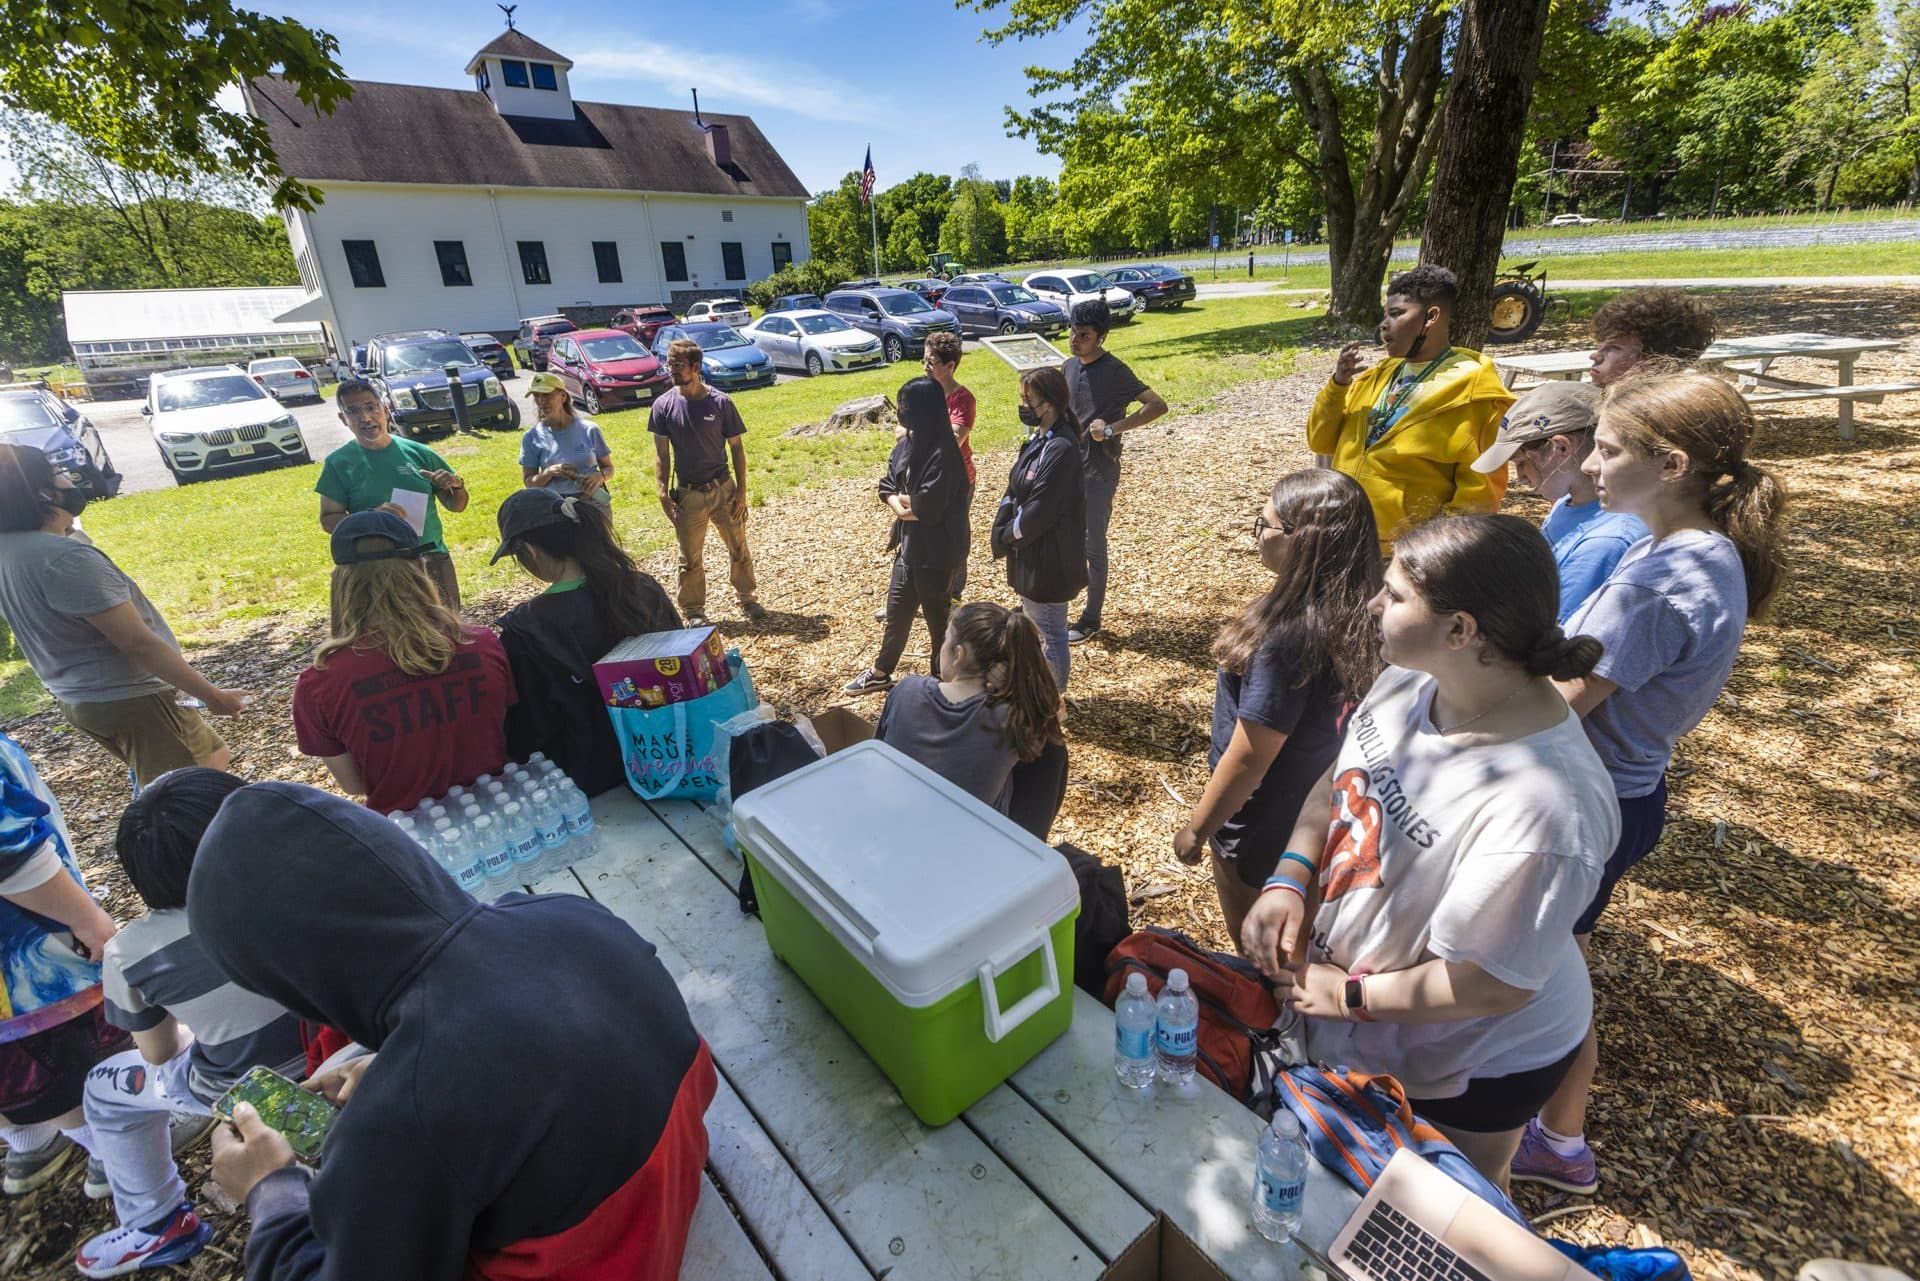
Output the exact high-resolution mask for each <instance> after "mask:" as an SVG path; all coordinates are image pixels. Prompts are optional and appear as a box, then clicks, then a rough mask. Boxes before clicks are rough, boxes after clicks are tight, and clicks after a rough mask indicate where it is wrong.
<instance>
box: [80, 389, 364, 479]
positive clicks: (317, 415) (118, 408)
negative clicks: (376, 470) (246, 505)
mask: <svg viewBox="0 0 1920 1281" xmlns="http://www.w3.org/2000/svg"><path fill="white" fill-rule="evenodd" d="M145 403H146V402H144V401H139V400H95V401H89V402H87V403H86V404H84V405H82V406H80V411H81V412H82V413H84V414H85V415H86V416H87V417H89V418H91V419H92V420H93V425H94V426H95V427H98V428H99V429H100V439H101V441H103V442H104V443H105V444H106V447H107V456H108V457H110V458H112V459H113V465H114V467H115V468H116V469H117V470H118V471H119V472H120V474H121V475H122V476H123V477H125V482H124V483H123V484H122V485H121V486H120V492H121V493H123V494H138V493H143V492H145V491H146V490H149V489H171V488H173V476H172V475H171V474H169V473H168V471H167V468H166V464H164V463H162V462H161V461H160V450H159V447H158V446H156V445H155V444H154V443H153V433H152V432H151V431H150V430H148V428H147V420H146V419H145V418H144V417H143V416H142V415H141V413H140V406H141V405H143V404H145ZM287 410H288V412H289V413H291V414H292V415H293V417H294V421H295V422H297V423H299V424H300V434H301V435H302V436H304V437H306V440H307V452H308V453H310V454H312V455H313V458H314V461H315V462H318V461H319V460H320V459H322V458H325V457H326V456H327V455H328V454H329V453H330V452H332V451H333V450H335V449H338V448H339V447H340V446H342V445H344V444H346V443H347V440H348V436H347V429H346V427H345V426H344V425H343V424H342V423H341V421H340V416H339V415H338V414H336V413H335V412H334V409H333V402H332V401H331V400H323V401H321V402H320V403H319V404H317V405H289V406H287Z"/></svg>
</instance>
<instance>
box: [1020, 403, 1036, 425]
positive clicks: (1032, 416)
mask: <svg viewBox="0 0 1920 1281" xmlns="http://www.w3.org/2000/svg"><path fill="white" fill-rule="evenodd" d="M1020 421H1021V422H1023V423H1025V424H1026V425H1027V426H1029V427H1038V426H1039V425H1040V415H1039V414H1036V413H1034V412H1033V407H1032V406H1031V405H1024V404H1023V405H1021V406H1020Z"/></svg>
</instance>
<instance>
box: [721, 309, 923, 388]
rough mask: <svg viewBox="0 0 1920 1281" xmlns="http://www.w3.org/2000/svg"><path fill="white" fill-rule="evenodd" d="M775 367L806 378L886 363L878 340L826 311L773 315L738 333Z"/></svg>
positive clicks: (778, 313) (776, 313)
mask: <svg viewBox="0 0 1920 1281" xmlns="http://www.w3.org/2000/svg"><path fill="white" fill-rule="evenodd" d="M740 332H741V333H742V334H744V335H745V336H746V337H747V338H748V339H749V340H751V341H752V343H753V345H754V346H756V347H758V348H759V349H760V350H761V351H764V352H765V353H766V354H767V359H768V360H771V361H772V362H773V363H774V364H775V365H784V366H785V367H787V368H789V369H804V370H806V371H807V372H808V373H809V374H823V373H827V372H828V371H830V370H831V371H833V372H837V373H838V372H846V371H848V370H854V369H872V368H874V367H876V366H879V365H883V364H885V363H886V360H887V356H886V352H885V351H883V350H882V349H881V347H880V340H879V339H878V338H875V337H874V336H873V335H872V334H870V333H867V332H866V331H865V330H861V329H855V328H854V327H853V326H852V325H849V324H848V323H847V322H846V321H844V320H842V319H840V317H838V316H836V315H834V314H833V313H832V312H830V311H776V312H770V313H769V314H767V315H765V316H762V317H760V319H758V320H756V321H754V322H753V323H752V324H751V325H748V326H746V327H745V328H743V329H742V330H741V331H740Z"/></svg>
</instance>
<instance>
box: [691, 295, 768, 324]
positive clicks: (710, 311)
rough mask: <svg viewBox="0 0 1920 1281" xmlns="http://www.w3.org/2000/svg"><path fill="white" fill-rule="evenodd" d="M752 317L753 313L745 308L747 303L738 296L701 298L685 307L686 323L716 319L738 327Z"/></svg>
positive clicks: (721, 322)
mask: <svg viewBox="0 0 1920 1281" xmlns="http://www.w3.org/2000/svg"><path fill="white" fill-rule="evenodd" d="M752 319H753V313H751V312H749V311H748V310H747V304H745V303H743V302H741V301H740V300H739V299H738V298H702V299H701V300H700V301H699V302H697V303H695V304H693V306H691V307H689V308H687V323H688V324H689V325H694V324H699V323H700V322H702V321H717V322H718V323H720V324H723V325H733V326H735V327H738V326H740V325H744V324H747V323H748V322H749V321H751V320H752Z"/></svg>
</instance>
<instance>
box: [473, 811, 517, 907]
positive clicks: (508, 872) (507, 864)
mask: <svg viewBox="0 0 1920 1281" xmlns="http://www.w3.org/2000/svg"><path fill="white" fill-rule="evenodd" d="M473 844H474V847H475V848H476V849H478V850H479V851H480V856H481V861H482V863H483V865H484V866H485V869H486V876H487V886H486V889H487V896H488V897H489V898H492V897H495V896H497V895H499V894H500V893H502V892H503V891H505V890H506V888H507V887H508V886H509V885H511V884H513V847H512V846H511V845H509V844H508V843H507V840H506V837H505V835H504V834H503V833H502V832H501V830H500V824H499V822H498V821H497V820H495V819H493V818H491V817H489V816H487V815H485V814H482V815H481V816H480V817H479V818H477V819H475V820H474V821H473Z"/></svg>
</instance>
